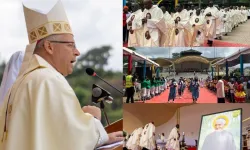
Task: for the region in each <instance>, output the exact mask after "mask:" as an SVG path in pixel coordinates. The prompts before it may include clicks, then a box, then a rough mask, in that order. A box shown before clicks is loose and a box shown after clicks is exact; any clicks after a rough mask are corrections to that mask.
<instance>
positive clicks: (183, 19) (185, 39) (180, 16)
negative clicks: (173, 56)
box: [169, 10, 191, 47]
mask: <svg viewBox="0 0 250 150" xmlns="http://www.w3.org/2000/svg"><path fill="white" fill-rule="evenodd" d="M172 19H173V20H178V23H177V24H175V23H174V25H173V26H174V27H173V29H172V31H171V35H170V43H169V45H170V46H173V47H187V46H190V39H191V34H190V30H191V26H190V23H189V16H188V13H187V11H186V10H182V11H181V12H180V13H179V12H177V13H175V14H174V15H173V18H172Z"/></svg>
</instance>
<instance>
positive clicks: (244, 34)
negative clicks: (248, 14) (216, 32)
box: [222, 20, 250, 45]
mask: <svg viewBox="0 0 250 150" xmlns="http://www.w3.org/2000/svg"><path fill="white" fill-rule="evenodd" d="M222 41H225V42H230V43H239V44H246V45H250V20H248V21H247V22H246V23H243V24H240V25H239V26H238V27H236V28H235V29H234V30H233V31H232V32H231V33H229V34H228V36H223V37H222Z"/></svg>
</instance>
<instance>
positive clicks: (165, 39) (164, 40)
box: [160, 11, 174, 47]
mask: <svg viewBox="0 0 250 150" xmlns="http://www.w3.org/2000/svg"><path fill="white" fill-rule="evenodd" d="M164 21H165V28H166V30H165V32H164V33H163V32H162V33H161V38H160V39H161V40H160V46H161V47H168V46H169V43H170V42H169V41H170V34H171V30H172V28H173V24H174V22H173V19H172V16H171V15H170V14H169V13H168V12H167V11H166V12H165V14H164Z"/></svg>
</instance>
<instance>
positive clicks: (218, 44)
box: [203, 40, 250, 47]
mask: <svg viewBox="0 0 250 150" xmlns="http://www.w3.org/2000/svg"><path fill="white" fill-rule="evenodd" d="M203 47H209V46H208V45H207V41H205V42H204V45H203ZM213 47H250V45H246V44H240V43H229V42H224V41H220V40H214V42H213Z"/></svg>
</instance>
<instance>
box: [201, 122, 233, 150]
mask: <svg viewBox="0 0 250 150" xmlns="http://www.w3.org/2000/svg"><path fill="white" fill-rule="evenodd" d="M226 124H228V123H226V120H225V119H224V118H218V119H216V121H215V130H214V131H213V132H212V133H210V134H208V135H207V136H206V138H205V140H204V143H203V144H202V148H201V150H236V145H235V142H234V137H233V135H232V133H230V132H229V131H226V130H225V129H224V128H225V126H226Z"/></svg>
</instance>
